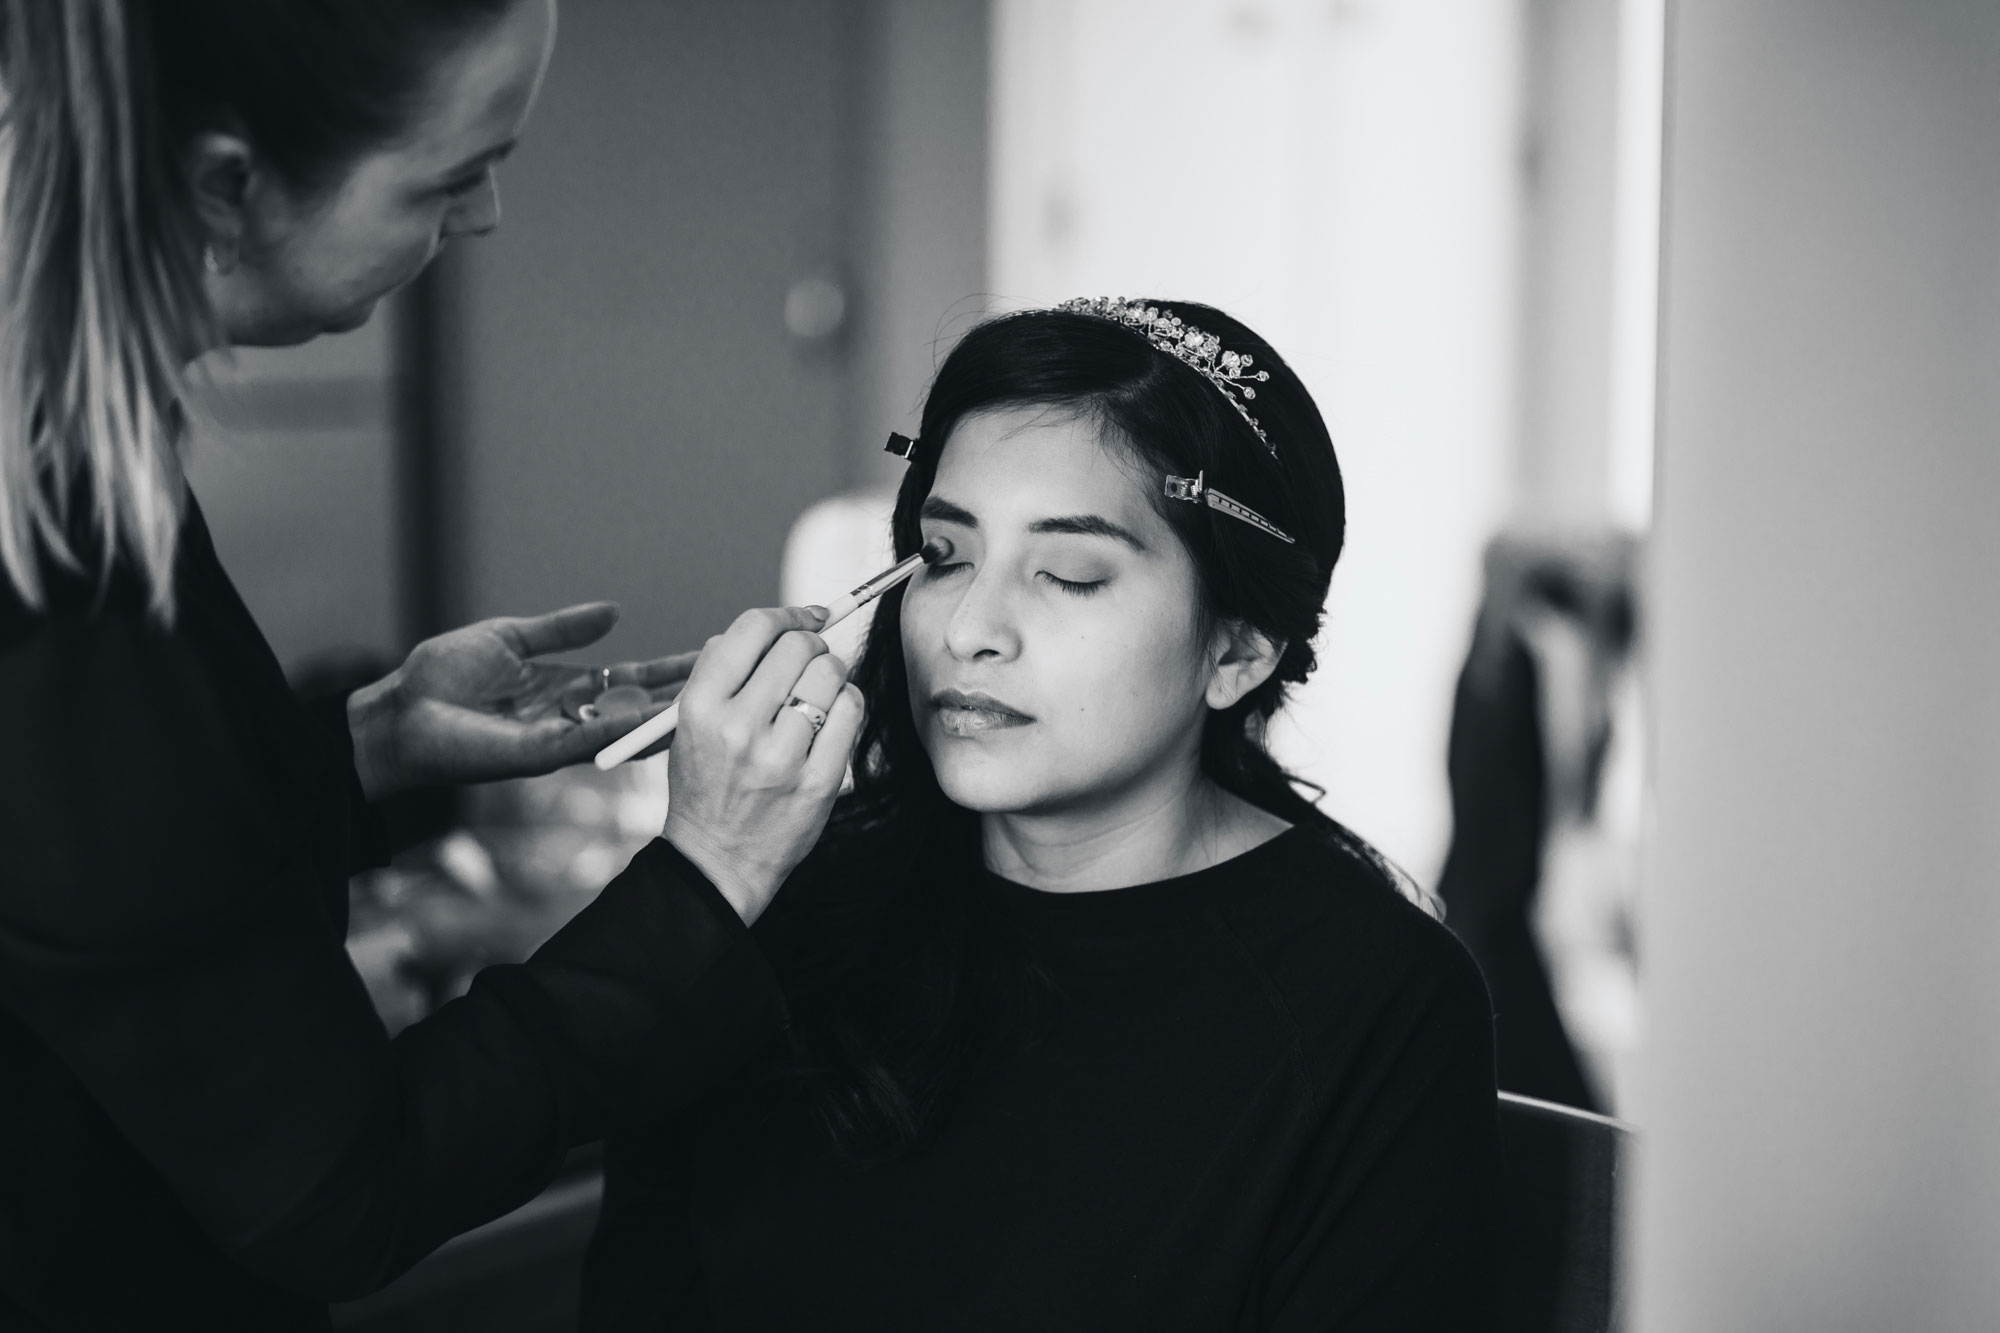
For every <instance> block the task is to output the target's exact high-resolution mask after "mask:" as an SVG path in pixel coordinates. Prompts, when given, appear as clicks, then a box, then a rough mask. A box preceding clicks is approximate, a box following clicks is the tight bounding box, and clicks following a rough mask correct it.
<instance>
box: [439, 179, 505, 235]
mask: <svg viewBox="0 0 2000 1333" xmlns="http://www.w3.org/2000/svg"><path fill="white" fill-rule="evenodd" d="M499 225H500V181H499V179H498V178H497V177H495V176H494V175H493V173H492V172H491V171H489V172H487V173H486V180H485V181H484V182H483V183H482V184H481V185H480V187H479V188H478V189H476V190H474V191H473V192H472V193H471V194H470V195H468V196H467V197H466V198H464V199H463V200H461V201H459V203H458V205H457V206H456V207H455V208H453V209H452V210H451V213H450V215H449V216H447V217H446V218H445V224H444V234H445V236H446V237H447V238H452V239H455V238H457V237H460V236H485V235H487V234H488V233H490V232H492V231H493V230H495V229H496V228H498V227H499Z"/></svg>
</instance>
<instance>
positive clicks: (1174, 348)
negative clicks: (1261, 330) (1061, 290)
mask: <svg viewBox="0 0 2000 1333" xmlns="http://www.w3.org/2000/svg"><path fill="white" fill-rule="evenodd" d="M1056 309H1058V310H1067V311H1069V312H1070V313H1071V314H1075V315H1094V316H1096V317H1097V318H1098V319H1108V320H1111V321H1112V322H1114V323H1117V324H1123V325H1124V326H1125V327H1126V328H1128V329H1132V330H1133V331H1135V332H1137V333H1140V334H1143V335H1144V336H1145V339H1146V341H1147V342H1150V343H1151V344H1153V346H1155V347H1157V348H1159V349H1160V350H1161V351H1162V352H1165V353H1166V354H1167V355H1168V356H1171V357H1173V358H1174V359H1175V360H1177V361H1181V362H1185V363H1186V364H1187V365H1189V366H1192V367H1193V368H1194V369H1195V370H1197V371H1199V372H1200V373H1201V375H1202V377H1203V378H1205V379H1206V380H1207V381H1208V382H1209V383H1210V384H1213V385H1214V386H1215V387H1216V388H1218V389H1220V390H1221V391H1222V396H1223V397H1224V398H1227V399H1228V400H1229V405H1230V406H1231V407H1233V408H1235V409H1236V410H1237V412H1238V413H1239V414H1240V415H1241V416H1242V417H1243V419H1244V420H1245V421H1247V422H1249V423H1250V429H1251V430H1254V431H1256V432H1257V438H1258V440H1260V441H1261V442H1262V443H1263V445H1264V447H1265V448H1266V449H1269V450H1270V451H1271V455H1272V456H1273V457H1276V456H1277V453H1278V451H1277V450H1276V449H1275V448H1273V447H1272V445H1271V439H1270V437H1269V436H1267V435H1266V434H1264V428H1263V427H1262V426H1260V425H1258V424H1257V418H1255V417H1253V416H1251V415H1250V409H1249V408H1248V407H1247V406H1245V404H1246V403H1248V402H1253V401H1255V400H1256V397H1257V386H1258V385H1259V384H1263V383H1265V382H1267V381H1268V380H1269V379H1270V378H1271V372H1270V371H1268V370H1257V369H1254V368H1253V366H1252V364H1251V357H1250V354H1249V353H1248V352H1225V351H1223V350H1222V339H1220V338H1218V337H1216V336H1215V335H1214V334H1212V333H1204V332H1202V331H1201V330H1200V329H1198V328H1196V327H1195V326H1194V325H1192V324H1190V323H1188V322H1187V321H1186V320H1184V319H1182V318H1181V317H1180V316H1179V315H1176V314H1175V313H1174V312H1173V311H1171V310H1162V309H1161V308H1160V307H1159V306H1156V305H1144V304H1142V303H1140V302H1138V301H1128V300H1126V299H1125V298H1124V297H1122V296H1077V297H1072V298H1071V299H1070V300H1067V301H1064V302H1063V303H1062V304H1061V305H1059V306H1057V307H1056Z"/></svg>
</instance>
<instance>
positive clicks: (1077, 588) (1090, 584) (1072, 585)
mask: <svg viewBox="0 0 2000 1333" xmlns="http://www.w3.org/2000/svg"><path fill="white" fill-rule="evenodd" d="M1036 577H1038V578H1041V579H1044V580H1046V581H1047V582H1048V583H1049V584H1051V585H1052V586H1054V587H1056V588H1058V589H1060V590H1061V591H1063V592H1066V593H1068V594H1069V595H1070V596H1072V597H1088V596H1090V594H1092V593H1094V592H1096V591H1097V590H1098V589H1099V588H1102V587H1103V586H1104V585H1105V583H1106V582H1108V580H1105V579H1066V578H1064V577H1062V576H1061V575H1060V574H1052V573H1050V572H1049V571H1048V570H1046V569H1044V570H1041V571H1039V572H1038V573H1037V575H1036Z"/></svg>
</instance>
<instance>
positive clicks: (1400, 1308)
mask: <svg viewBox="0 0 2000 1333" xmlns="http://www.w3.org/2000/svg"><path fill="white" fill-rule="evenodd" d="M1438 933H1439V934H1442V931H1439V932H1438ZM1437 953H1438V954H1443V955H1446V957H1445V962H1444V965H1443V967H1442V968H1441V969H1438V970H1437V971H1436V972H1434V976H1435V980H1436V983H1437V984H1435V985H1421V986H1418V987H1415V988H1412V989H1407V990H1405V991H1404V992H1403V993H1402V995H1401V997H1400V998H1399V999H1397V1000H1396V1001H1394V1002H1393V1003H1392V1005H1391V1006H1390V1007H1389V1008H1387V1009H1385V1011H1384V1014H1383V1016H1382V1019H1381V1021H1380V1022H1378V1023H1377V1024H1375V1025H1374V1026H1375V1032H1374V1035H1373V1037H1372V1039H1371V1044H1372V1045H1373V1046H1374V1047H1375V1049H1374V1050H1373V1052H1372V1053H1371V1058H1370V1059H1369V1060H1368V1061H1367V1062H1365V1064H1364V1065H1362V1066H1361V1067H1362V1068H1365V1069H1366V1070H1367V1071H1368V1072H1367V1073H1366V1074H1365V1075H1364V1076H1363V1077H1361V1078H1360V1079H1358V1080H1357V1086H1356V1087H1354V1088H1352V1089H1350V1090H1349V1091H1347V1092H1345V1093H1341V1094H1337V1095H1336V1096H1335V1097H1334V1098H1333V1099H1332V1104H1331V1105H1330V1107H1329V1108H1328V1110H1327V1112H1326V1114H1325V1115H1324V1117H1323V1118H1322V1121H1321V1124H1320V1125H1319V1127H1318V1129H1317V1132H1316V1133H1315V1134H1314V1136H1313V1138H1312V1139H1311V1140H1310V1141H1309V1142H1308V1145H1307V1148H1306V1151H1305V1154H1304V1156H1303V1159H1302V1160H1301V1162H1300V1164H1299V1169H1298V1174H1297V1177H1296V1184H1295V1186H1294V1189H1293V1192H1292V1197H1291V1198H1290V1199H1289V1200H1288V1204H1287V1207H1286V1209H1285V1210H1284V1213H1283V1215H1282V1216H1281V1222H1280V1225H1279V1226H1278V1227H1277V1228H1276V1230H1275V1231H1274V1234H1273V1236H1272V1238H1271V1241H1270V1243H1269V1245H1268V1247H1267V1250H1266V1254H1267V1262H1266V1266H1265V1272H1264V1275H1263V1284H1262V1285H1263V1303H1262V1304H1263V1312H1264V1317H1263V1319H1262V1321H1261V1327H1263V1328H1265V1329H1268V1330H1270V1331H1271V1333H1333V1331H1334V1330H1338V1331H1339V1333H1364V1331H1366V1333H1374V1331H1375V1330H1381V1331H1382V1333H1389V1331H1390V1330H1395V1333H1423V1331H1427V1330H1439V1331H1440V1333H1442V1331H1443V1330H1451V1331H1452V1333H1460V1331H1461V1330H1485V1329H1489V1328H1491V1327H1493V1326H1494V1321H1495V1319H1496V1317H1497V1316H1496V1310H1497V1302H1498V1299H1499V1283H1500V1273H1499V1246H1500V1230H1499V1211H1498V1210H1499V1179H1500V1175H1499V1163H1500V1148H1499V1121H1498V1103H1497V1099H1496V1093H1495V1090H1494V1085H1493V1022H1492V1013H1491V1009H1490V1007H1489V1004H1488V1001H1487V998H1486V991H1485V987H1484V986H1483V985H1482V984H1481V982H1480V980H1479V975H1478V972H1477V970H1476V969H1475V968H1474V967H1473V964H1472V962H1471V960H1470V959H1469V958H1467V957H1465V955H1464V953H1463V951H1462V950H1461V949H1459V948H1458V947H1457V946H1456V945H1449V947H1448V949H1441V950H1438V951H1437Z"/></svg>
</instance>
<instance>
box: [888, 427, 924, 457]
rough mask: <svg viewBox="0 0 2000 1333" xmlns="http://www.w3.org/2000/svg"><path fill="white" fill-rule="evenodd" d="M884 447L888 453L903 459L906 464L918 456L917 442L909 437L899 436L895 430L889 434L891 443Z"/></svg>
mask: <svg viewBox="0 0 2000 1333" xmlns="http://www.w3.org/2000/svg"><path fill="white" fill-rule="evenodd" d="M882 447H883V449H884V450H885V451H886V452H888V453H892V454H894V455H896V457H898V458H900V459H902V460H903V461H904V462H905V463H907V462H909V461H910V460H911V459H913V458H915V457H916V456H917V442H916V441H915V440H913V439H911V438H910V437H909V436H907V435H899V434H897V433H896V432H895V431H893V430H892V431H890V432H889V443H887V444H885V445H883V446H882Z"/></svg>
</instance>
